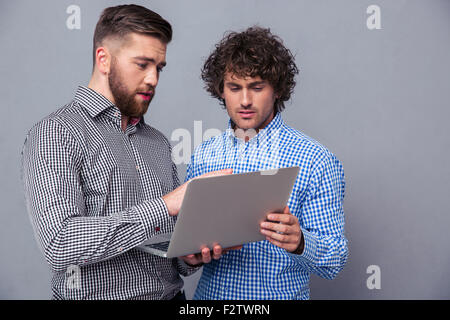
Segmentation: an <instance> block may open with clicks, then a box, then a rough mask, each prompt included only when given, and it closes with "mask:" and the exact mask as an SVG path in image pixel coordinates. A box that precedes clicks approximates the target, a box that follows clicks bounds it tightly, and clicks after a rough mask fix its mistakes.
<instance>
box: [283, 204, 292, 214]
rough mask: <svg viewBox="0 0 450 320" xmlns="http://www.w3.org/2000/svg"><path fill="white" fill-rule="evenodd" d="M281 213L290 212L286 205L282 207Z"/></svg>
mask: <svg viewBox="0 0 450 320" xmlns="http://www.w3.org/2000/svg"><path fill="white" fill-rule="evenodd" d="M283 213H291V212H290V211H289V207H288V206H286V207H284V210H283Z"/></svg>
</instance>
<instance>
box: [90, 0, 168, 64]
mask: <svg viewBox="0 0 450 320" xmlns="http://www.w3.org/2000/svg"><path fill="white" fill-rule="evenodd" d="M129 33H140V34H145V35H150V36H153V37H156V38H158V39H160V40H161V41H162V42H164V43H169V42H170V41H171V40H172V26H171V25H170V23H169V22H167V21H166V20H164V19H163V18H162V17H161V16H160V15H159V14H157V13H156V12H153V11H152V10H150V9H147V8H145V7H142V6H138V5H135V4H130V5H120V6H116V7H110V8H106V9H104V10H103V12H102V14H101V16H100V19H99V20H98V22H97V25H96V27H95V32H94V49H93V58H94V66H95V51H96V50H97V48H98V47H99V46H101V45H102V42H103V40H104V39H105V38H107V37H111V36H112V37H118V38H124V37H126V36H127V35H128V34H129Z"/></svg>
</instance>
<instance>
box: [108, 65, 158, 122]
mask: <svg viewBox="0 0 450 320" xmlns="http://www.w3.org/2000/svg"><path fill="white" fill-rule="evenodd" d="M119 73H120V70H118V67H117V64H116V59H114V58H113V59H112V61H111V70H110V73H109V75H108V82H109V88H110V90H111V93H112V95H113V97H114V101H115V105H116V107H117V108H119V110H120V112H121V113H122V115H125V116H128V117H133V118H140V117H142V116H143V115H144V114H145V113H146V112H147V109H148V106H149V104H150V101H151V100H149V101H145V100H143V101H138V99H137V93H138V91H135V92H130V91H129V90H128V88H127V87H126V85H125V81H123V80H122V78H121V77H120V75H119ZM152 90H154V89H153V88H152ZM142 91H145V90H142Z"/></svg>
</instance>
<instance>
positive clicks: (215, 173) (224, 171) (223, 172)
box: [194, 169, 233, 179]
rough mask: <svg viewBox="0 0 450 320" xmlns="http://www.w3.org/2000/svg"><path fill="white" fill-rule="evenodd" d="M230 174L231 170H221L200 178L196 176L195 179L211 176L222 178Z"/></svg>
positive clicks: (205, 174)
mask: <svg viewBox="0 0 450 320" xmlns="http://www.w3.org/2000/svg"><path fill="white" fill-rule="evenodd" d="M232 173H233V169H222V170H217V171H211V172H208V173H204V174H202V175H201V176H198V177H197V178H206V177H212V176H224V175H227V174H232ZM194 179H196V178H194Z"/></svg>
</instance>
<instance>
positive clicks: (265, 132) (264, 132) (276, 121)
mask: <svg viewBox="0 0 450 320" xmlns="http://www.w3.org/2000/svg"><path fill="white" fill-rule="evenodd" d="M282 125H283V119H282V118H281V114H280V112H277V113H276V114H275V116H274V117H273V119H272V121H270V123H269V124H268V125H267V126H266V127H265V128H264V129H261V130H259V132H258V134H257V135H256V136H254V137H253V138H251V139H250V140H249V141H248V142H253V141H258V142H262V141H264V140H267V139H269V138H270V137H271V136H272V134H274V133H275V132H276V131H278V130H279V129H280V127H281V126H282ZM225 136H226V137H227V138H230V139H237V140H241V139H239V138H238V137H236V135H235V132H234V129H233V121H232V120H231V119H230V120H229V121H228V129H227V130H226V131H225Z"/></svg>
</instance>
